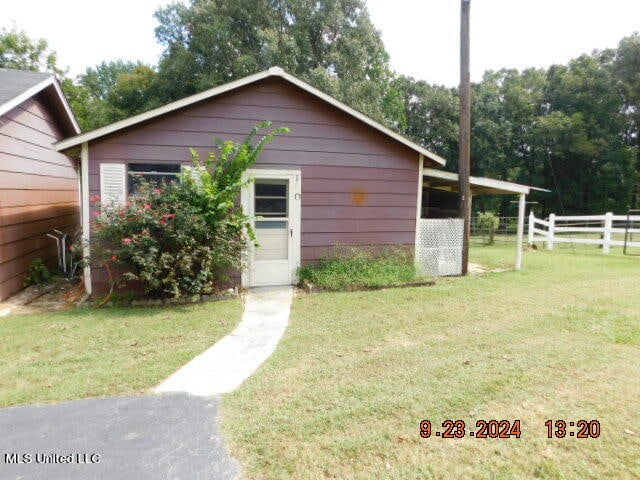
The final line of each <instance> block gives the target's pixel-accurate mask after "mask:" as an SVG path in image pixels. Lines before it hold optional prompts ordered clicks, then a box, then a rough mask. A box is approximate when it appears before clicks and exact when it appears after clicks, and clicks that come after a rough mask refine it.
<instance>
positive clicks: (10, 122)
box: [0, 96, 79, 300]
mask: <svg viewBox="0 0 640 480" xmlns="http://www.w3.org/2000/svg"><path fill="white" fill-rule="evenodd" d="M62 138H64V135H63V133H62V131H61V130H60V128H59V127H58V123H57V122H56V116H55V114H54V113H53V112H52V111H51V110H49V108H48V107H47V105H46V102H45V101H44V100H43V99H42V98H40V97H38V96H36V97H34V98H31V99H29V100H27V101H25V102H24V103H23V104H21V105H19V106H18V107H16V108H14V109H13V110H11V111H9V112H7V113H6V114H5V115H4V116H2V117H0V300H2V299H5V298H7V297H8V296H9V295H11V294H13V293H15V292H17V291H18V290H20V289H21V288H22V286H23V282H24V274H25V271H26V269H27V267H28V265H29V263H31V261H32V260H33V259H34V258H36V257H40V258H42V259H43V260H44V261H45V262H52V261H53V260H54V259H55V256H56V250H55V242H54V241H53V240H52V239H50V238H47V237H46V236H45V233H46V232H48V231H50V230H52V229H54V228H56V229H62V230H67V231H70V230H74V229H75V228H78V226H79V222H78V214H79V212H78V180H77V175H76V170H75V163H74V161H73V160H71V159H70V158H69V157H67V156H66V155H62V154H60V153H57V152H55V151H54V150H53V148H52V145H53V144H54V143H55V142H57V141H59V140H61V139H62Z"/></svg>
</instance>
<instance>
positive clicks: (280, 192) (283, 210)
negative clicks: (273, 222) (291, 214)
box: [254, 180, 288, 218]
mask: <svg viewBox="0 0 640 480" xmlns="http://www.w3.org/2000/svg"><path fill="white" fill-rule="evenodd" d="M287 187H288V185H287V181H286V180H256V181H255V184H254V212H255V215H256V216H262V217H270V218H283V217H286V216H287V206H288V205H287V204H288V202H287Z"/></svg>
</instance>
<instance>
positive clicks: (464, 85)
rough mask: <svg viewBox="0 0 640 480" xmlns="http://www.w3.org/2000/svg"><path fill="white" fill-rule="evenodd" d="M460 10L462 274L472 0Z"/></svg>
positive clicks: (467, 217) (467, 216) (467, 220)
mask: <svg viewBox="0 0 640 480" xmlns="http://www.w3.org/2000/svg"><path fill="white" fill-rule="evenodd" d="M461 1H462V5H461V10H460V150H459V155H458V182H459V186H458V189H459V190H460V205H459V210H460V218H462V219H463V220H464V230H463V237H462V275H466V274H467V267H468V264H469V236H470V229H471V187H470V186H469V175H470V170H471V165H470V164H471V73H470V67H469V63H470V62H469V57H470V53H469V50H470V49H469V46H470V43H471V39H470V35H469V30H470V10H471V0H461Z"/></svg>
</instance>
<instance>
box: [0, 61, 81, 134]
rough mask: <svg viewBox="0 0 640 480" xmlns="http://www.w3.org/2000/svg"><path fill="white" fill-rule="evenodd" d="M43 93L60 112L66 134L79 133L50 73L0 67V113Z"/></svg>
mask: <svg viewBox="0 0 640 480" xmlns="http://www.w3.org/2000/svg"><path fill="white" fill-rule="evenodd" d="M40 93H43V94H44V95H46V98H47V100H48V101H50V102H52V103H53V104H55V108H56V110H58V113H60V114H61V123H63V126H64V130H65V131H66V133H67V134H68V135H74V134H76V135H77V134H79V133H80V127H79V126H78V122H77V121H76V118H75V117H74V116H73V112H72V111H71V108H70V107H69V103H68V102H67V98H66V97H65V96H64V94H63V93H62V89H61V88H60V84H59V83H58V80H57V79H56V76H55V75H54V74H52V73H41V72H31V71H27V70H12V69H8V68H0V115H4V114H5V113H7V112H9V111H10V110H13V109H14V108H16V107H17V106H18V105H20V104H21V103H23V102H25V101H26V100H28V99H29V98H31V97H33V96H35V95H38V94H40Z"/></svg>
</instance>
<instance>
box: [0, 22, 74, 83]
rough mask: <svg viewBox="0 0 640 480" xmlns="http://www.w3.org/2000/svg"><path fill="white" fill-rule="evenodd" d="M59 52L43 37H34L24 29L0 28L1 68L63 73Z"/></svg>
mask: <svg viewBox="0 0 640 480" xmlns="http://www.w3.org/2000/svg"><path fill="white" fill-rule="evenodd" d="M57 61H58V58H57V54H56V52H55V51H53V50H51V49H50V48H49V43H48V42H47V41H46V40H45V39H43V38H39V39H37V40H36V39H32V38H30V37H29V36H28V35H27V33H26V32H25V31H23V30H18V29H16V28H13V29H11V30H7V29H6V28H2V29H0V68H13V69H16V70H32V71H36V72H45V71H48V72H53V73H57V74H63V73H64V71H63V70H62V69H60V67H58V65H57Z"/></svg>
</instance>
